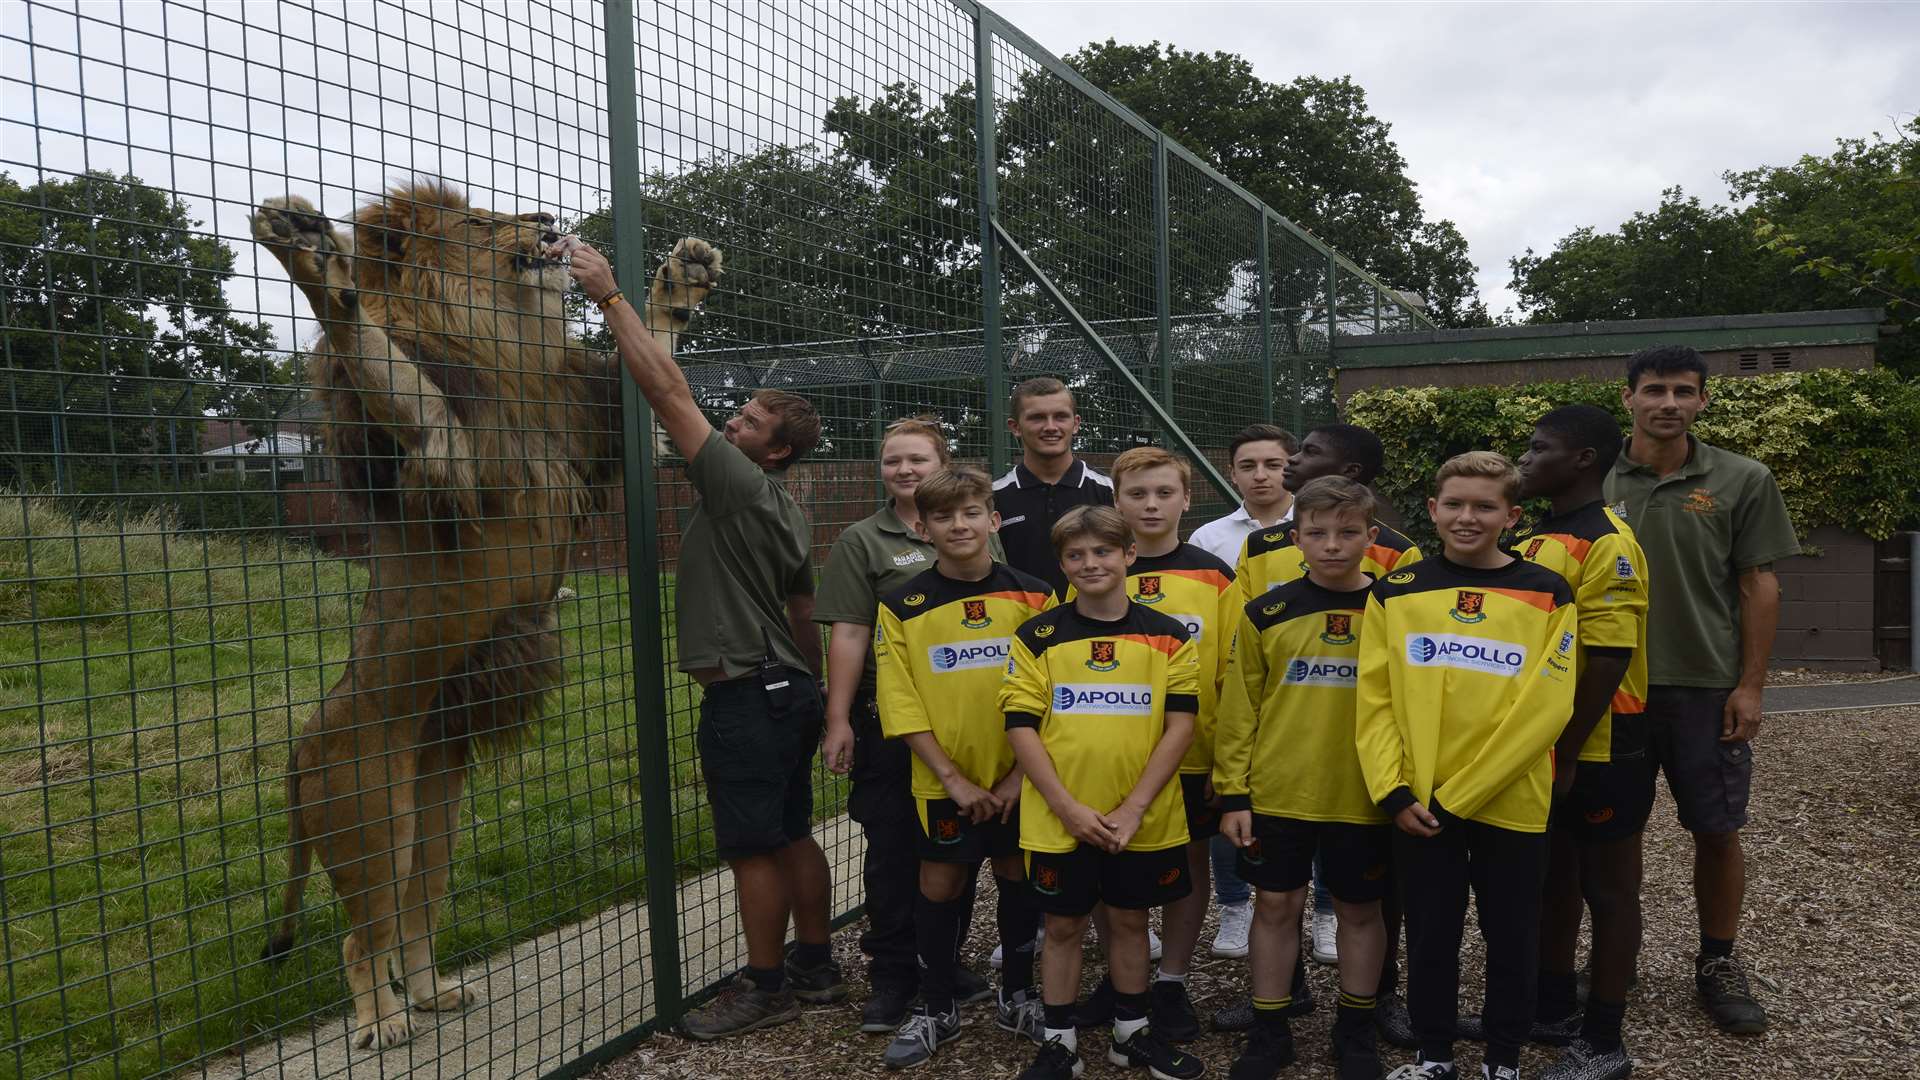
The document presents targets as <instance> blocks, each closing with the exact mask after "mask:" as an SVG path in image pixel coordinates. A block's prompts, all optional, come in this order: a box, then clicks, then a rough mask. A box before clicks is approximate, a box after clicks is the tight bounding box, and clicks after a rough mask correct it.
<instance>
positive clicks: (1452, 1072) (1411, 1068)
mask: <svg viewBox="0 0 1920 1080" xmlns="http://www.w3.org/2000/svg"><path fill="white" fill-rule="evenodd" d="M1387 1080H1460V1072H1459V1070H1457V1069H1455V1068H1454V1067H1453V1062H1451V1061H1424V1060H1422V1059H1420V1058H1417V1057H1416V1058H1414V1059H1413V1064H1411V1065H1402V1066H1400V1067H1399V1068H1397V1069H1395V1070H1393V1071H1392V1072H1390V1073H1388V1074H1387Z"/></svg>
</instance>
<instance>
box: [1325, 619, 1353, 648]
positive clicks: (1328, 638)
mask: <svg viewBox="0 0 1920 1080" xmlns="http://www.w3.org/2000/svg"><path fill="white" fill-rule="evenodd" d="M1320 640H1321V641H1324V642H1326V643H1327V644H1329V645H1351V644H1353V615H1352V614H1350V613H1348V612H1331V611H1330V612H1328V613H1327V629H1326V630H1325V632H1323V633H1322V634H1321V635H1320Z"/></svg>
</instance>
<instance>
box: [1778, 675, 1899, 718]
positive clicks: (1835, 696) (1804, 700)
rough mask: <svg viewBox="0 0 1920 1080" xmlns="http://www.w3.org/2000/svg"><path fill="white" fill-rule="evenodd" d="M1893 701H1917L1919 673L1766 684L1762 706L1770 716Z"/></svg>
mask: <svg viewBox="0 0 1920 1080" xmlns="http://www.w3.org/2000/svg"><path fill="white" fill-rule="evenodd" d="M1893 705H1920V675H1890V676H1888V677H1886V678H1884V679H1875V680H1873V681H1871V682H1832V683H1813V684H1810V685H1807V686H1769V687H1767V693H1766V697H1765V698H1764V699H1763V705H1762V708H1763V709H1764V710H1765V712H1766V714H1767V715H1769V716H1773V715H1779V714H1782V713H1807V712H1838V711H1840V710H1843V709H1874V708H1886V707H1888V706H1893Z"/></svg>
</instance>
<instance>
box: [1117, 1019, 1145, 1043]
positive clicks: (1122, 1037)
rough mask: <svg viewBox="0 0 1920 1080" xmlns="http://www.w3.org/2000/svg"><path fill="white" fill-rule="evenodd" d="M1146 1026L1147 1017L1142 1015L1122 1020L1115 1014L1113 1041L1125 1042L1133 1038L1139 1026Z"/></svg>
mask: <svg viewBox="0 0 1920 1080" xmlns="http://www.w3.org/2000/svg"><path fill="white" fill-rule="evenodd" d="M1146 1026H1147V1018H1146V1017H1144V1016H1136V1017H1134V1018H1133V1019H1131V1020H1122V1019H1120V1018H1119V1017H1117V1016H1116V1017H1114V1018H1113V1041H1114V1042H1115V1043H1123V1042H1126V1041H1127V1040H1128V1039H1131V1038H1133V1036H1134V1035H1135V1033H1137V1032H1138V1031H1139V1030H1140V1029H1141V1028H1144V1027H1146Z"/></svg>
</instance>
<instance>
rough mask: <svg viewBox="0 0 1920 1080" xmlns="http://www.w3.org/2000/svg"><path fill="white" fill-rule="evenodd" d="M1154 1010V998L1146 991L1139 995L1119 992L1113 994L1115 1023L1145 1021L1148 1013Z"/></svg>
mask: <svg viewBox="0 0 1920 1080" xmlns="http://www.w3.org/2000/svg"><path fill="white" fill-rule="evenodd" d="M1152 1008H1153V998H1152V997H1151V996H1149V995H1148V994H1147V992H1146V991H1145V990H1142V991H1140V992H1139V993H1137V994H1123V993H1120V992H1119V991H1118V990H1115V991H1114V994H1113V1018H1114V1020H1115V1021H1123V1020H1145V1019H1146V1018H1147V1011H1148V1010H1149V1009H1152Z"/></svg>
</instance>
